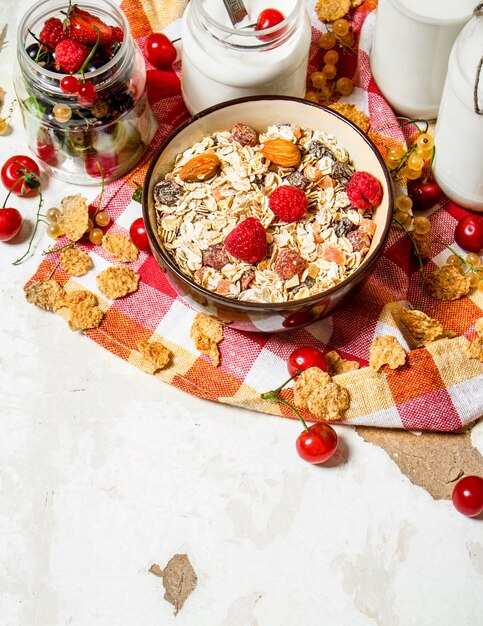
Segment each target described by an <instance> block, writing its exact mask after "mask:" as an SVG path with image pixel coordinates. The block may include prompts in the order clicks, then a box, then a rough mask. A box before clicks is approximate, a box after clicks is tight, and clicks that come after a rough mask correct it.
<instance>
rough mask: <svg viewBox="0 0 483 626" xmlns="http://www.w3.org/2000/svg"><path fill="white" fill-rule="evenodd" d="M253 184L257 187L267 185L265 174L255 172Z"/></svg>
mask: <svg viewBox="0 0 483 626" xmlns="http://www.w3.org/2000/svg"><path fill="white" fill-rule="evenodd" d="M253 184H254V185H256V186H257V187H265V174H255V176H254V177H253Z"/></svg>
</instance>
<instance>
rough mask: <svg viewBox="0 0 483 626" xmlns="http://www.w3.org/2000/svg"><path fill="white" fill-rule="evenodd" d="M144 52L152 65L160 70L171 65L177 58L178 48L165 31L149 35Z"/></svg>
mask: <svg viewBox="0 0 483 626" xmlns="http://www.w3.org/2000/svg"><path fill="white" fill-rule="evenodd" d="M144 54H145V55H146V58H147V60H148V61H149V62H150V63H151V65H154V67H156V68H158V70H163V69H167V68H169V67H171V66H172V65H173V63H174V62H175V60H176V48H175V47H174V46H173V44H172V43H171V41H170V40H169V37H166V35H163V33H152V34H151V35H148V37H147V38H146V41H145V43H144Z"/></svg>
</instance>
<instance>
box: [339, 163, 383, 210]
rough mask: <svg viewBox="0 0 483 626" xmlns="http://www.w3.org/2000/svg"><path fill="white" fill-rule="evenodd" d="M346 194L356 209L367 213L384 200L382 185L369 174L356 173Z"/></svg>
mask: <svg viewBox="0 0 483 626" xmlns="http://www.w3.org/2000/svg"><path fill="white" fill-rule="evenodd" d="M345 191H346V194H347V196H348V198H349V200H350V202H351V204H352V206H354V207H355V208H356V209H361V210H363V211H367V209H370V208H372V207H375V206H377V205H378V204H379V203H380V202H381V200H382V187H381V183H380V182H379V181H378V180H377V178H376V177H375V176H373V175H372V174H369V172H356V173H355V174H353V175H352V176H351V178H350V180H349V182H348V183H347V187H346V190H345Z"/></svg>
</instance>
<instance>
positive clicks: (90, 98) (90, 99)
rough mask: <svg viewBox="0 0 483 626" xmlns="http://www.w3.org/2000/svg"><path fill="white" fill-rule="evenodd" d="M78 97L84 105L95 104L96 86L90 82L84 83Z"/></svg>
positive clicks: (78, 91) (80, 86)
mask: <svg viewBox="0 0 483 626" xmlns="http://www.w3.org/2000/svg"><path fill="white" fill-rule="evenodd" d="M77 97H78V98H79V101H80V103H81V104H83V105H87V106H89V105H90V104H94V102H95V101H96V100H97V90H96V86H95V85H93V84H92V83H89V82H85V83H82V84H81V85H79V89H78V90H77Z"/></svg>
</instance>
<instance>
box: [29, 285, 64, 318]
mask: <svg viewBox="0 0 483 626" xmlns="http://www.w3.org/2000/svg"><path fill="white" fill-rule="evenodd" d="M64 295H65V291H64V288H63V287H62V286H61V285H59V283H58V282H57V281H56V280H53V279H52V278H51V279H49V280H37V281H35V282H34V283H32V284H31V285H30V286H29V287H27V289H26V290H25V297H26V299H27V302H30V304H35V306H38V307H39V309H43V310H44V311H57V310H58V309H60V308H61V307H62V299H63V297H64Z"/></svg>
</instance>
